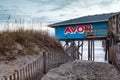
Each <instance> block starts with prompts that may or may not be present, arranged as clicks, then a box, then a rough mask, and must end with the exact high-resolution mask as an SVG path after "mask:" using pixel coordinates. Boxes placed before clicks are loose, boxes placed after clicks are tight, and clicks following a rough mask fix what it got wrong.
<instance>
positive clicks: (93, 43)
mask: <svg viewBox="0 0 120 80" xmlns="http://www.w3.org/2000/svg"><path fill="white" fill-rule="evenodd" d="M93 61H95V43H94V40H93Z"/></svg>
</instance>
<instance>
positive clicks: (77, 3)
mask: <svg viewBox="0 0 120 80" xmlns="http://www.w3.org/2000/svg"><path fill="white" fill-rule="evenodd" d="M118 11H120V0H0V20H5V19H7V17H8V16H11V17H12V18H22V19H34V20H37V19H40V20H43V22H44V21H46V22H50V21H52V22H59V21H63V20H67V19H73V18H77V17H81V16H86V15H94V14H101V13H111V12H118Z"/></svg>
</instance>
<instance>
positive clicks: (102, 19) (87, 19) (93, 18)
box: [48, 12, 117, 28]
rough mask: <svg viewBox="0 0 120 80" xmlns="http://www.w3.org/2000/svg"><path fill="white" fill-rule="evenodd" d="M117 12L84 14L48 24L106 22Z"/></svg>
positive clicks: (52, 25) (55, 25)
mask: <svg viewBox="0 0 120 80" xmlns="http://www.w3.org/2000/svg"><path fill="white" fill-rule="evenodd" d="M116 14H117V12H116V13H108V14H98V15H91V16H84V17H79V18H75V19H70V20H66V21H62V22H58V23H54V24H50V25H48V26H49V27H53V28H55V27H57V26H63V25H71V24H85V23H95V22H106V21H108V19H109V18H110V17H112V16H114V15H116Z"/></svg>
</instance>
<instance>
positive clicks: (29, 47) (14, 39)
mask: <svg viewBox="0 0 120 80" xmlns="http://www.w3.org/2000/svg"><path fill="white" fill-rule="evenodd" d="M41 50H46V51H56V50H57V51H58V50H63V48H62V46H61V44H60V43H59V41H57V40H56V39H55V38H54V37H50V36H49V34H48V33H47V32H46V31H42V30H41V31H33V30H23V29H20V30H17V31H4V32H1V33H0V60H3V59H5V60H6V59H7V60H11V59H15V58H16V56H18V55H32V54H37V53H39V52H40V51H41Z"/></svg>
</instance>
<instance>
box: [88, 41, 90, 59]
mask: <svg viewBox="0 0 120 80" xmlns="http://www.w3.org/2000/svg"><path fill="white" fill-rule="evenodd" d="M88 60H90V40H88Z"/></svg>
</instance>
